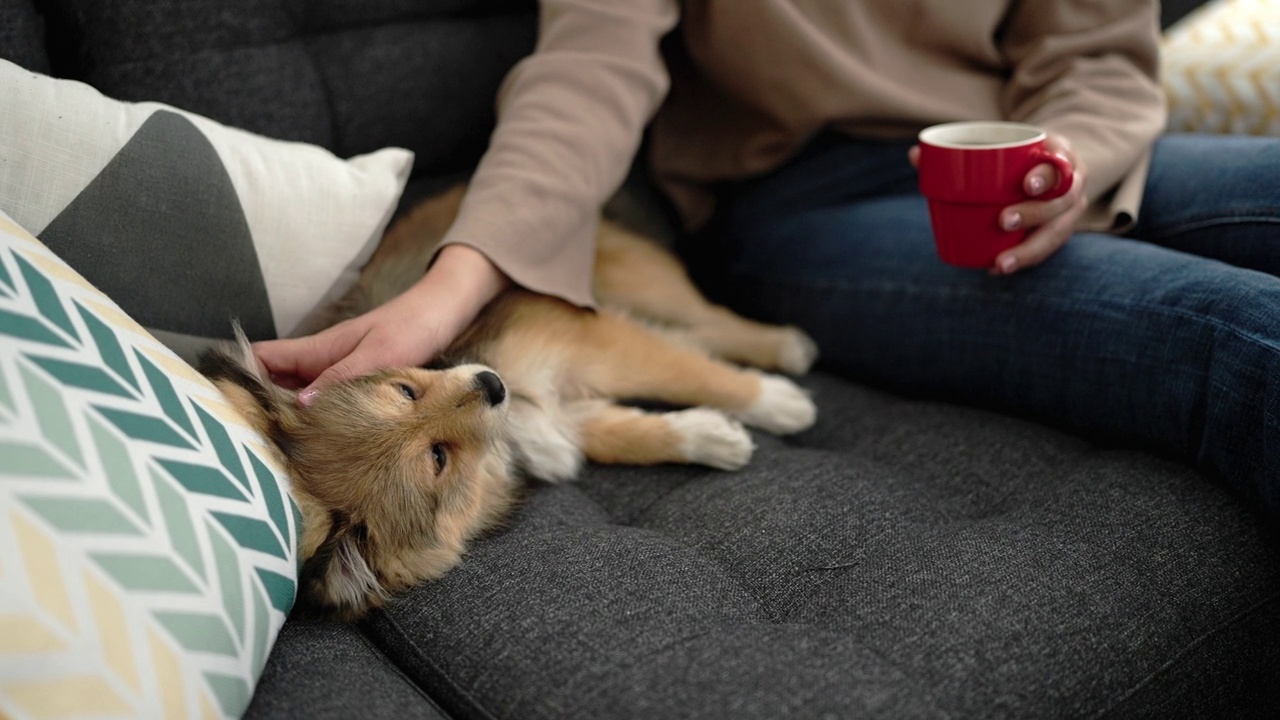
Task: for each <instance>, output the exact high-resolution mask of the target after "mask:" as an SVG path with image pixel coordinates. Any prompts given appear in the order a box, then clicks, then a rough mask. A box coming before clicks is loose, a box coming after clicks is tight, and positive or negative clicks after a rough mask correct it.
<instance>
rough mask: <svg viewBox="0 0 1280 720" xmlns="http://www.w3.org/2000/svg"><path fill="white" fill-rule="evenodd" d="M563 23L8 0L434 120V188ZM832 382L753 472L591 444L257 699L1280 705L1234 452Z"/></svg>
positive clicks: (216, 112)
mask: <svg viewBox="0 0 1280 720" xmlns="http://www.w3.org/2000/svg"><path fill="white" fill-rule="evenodd" d="M1191 4H1193V3H1191ZM1189 5H1190V4H1188V3H1169V4H1167V5H1166V18H1165V19H1166V21H1172V20H1173V19H1176V17H1177V16H1178V15H1180V14H1181V13H1182V12H1185V11H1186V9H1188V7H1189ZM535 24H536V17H535V14H534V8H533V4H532V2H529V1H528V0H518V1H517V0H434V2H416V1H414V0H366V1H363V2H357V1H355V0H285V1H283V2H274V3H262V2H255V1H254V0H222V1H221V2H213V1H201V0H0V56H2V57H4V58H6V59H10V60H12V61H14V62H16V63H18V64H21V65H24V66H25V67H28V68H30V69H33V70H37V71H41V72H45V73H50V74H54V75H57V76H61V77H71V78H76V79H81V80H84V81H86V82H89V83H90V84H92V85H94V86H96V87H98V88H99V89H100V90H102V91H103V92H104V93H106V94H107V95H110V96H112V97H116V98H120V99H124V100H159V101H163V102H167V103H170V104H172V105H176V106H178V107H181V108H184V109H187V110H190V111H193V112H196V113H200V114H203V115H207V116H209V117H212V118H214V119H217V120H220V121H222V122H224V123H227V124H230V125H235V126H238V127H242V128H245V129H248V130H251V131H254V132H258V133H262V134H265V135H268V136H272V137H278V138H285V139H291V140H301V141H306V142H311V143H315V144H319V145H322V146H325V147H327V148H329V149H331V150H333V151H334V152H335V153H337V154H339V155H341V156H344V157H345V156H349V155H352V154H356V153H362V152H367V151H370V150H373V149H376V148H379V147H383V146H387V145H398V146H401V147H407V148H409V149H411V150H413V151H414V152H415V153H416V155H417V162H416V165H415V172H414V179H413V182H412V183H411V185H410V189H409V191H407V192H406V200H405V202H406V203H408V202H412V200H413V199H415V198H417V197H421V196H422V194H424V193H426V192H429V191H430V190H431V189H433V188H436V187H439V186H440V185H441V184H442V183H445V182H448V181H450V180H452V179H453V178H456V177H459V176H463V175H465V173H466V172H467V170H468V169H469V168H470V167H471V166H472V164H473V163H474V162H475V161H476V159H477V157H478V156H479V154H480V152H481V151H482V149H483V147H484V142H485V140H486V137H487V134H488V131H489V129H490V127H491V126H492V123H493V112H492V97H493V94H494V91H495V89H496V87H497V85H498V83H499V82H500V80H501V78H502V76H503V74H504V73H505V71H506V70H507V68H509V67H510V66H511V65H512V64H513V63H514V62H515V61H517V60H518V59H519V58H520V57H521V56H522V55H524V54H525V53H527V52H528V51H529V50H530V49H531V47H532V44H533V40H534V32H535ZM0 102H3V99H2V98H0ZM642 197H648V196H642ZM641 206H642V207H645V208H648V209H647V210H645V212H647V213H648V219H649V220H650V221H654V222H657V223H658V224H659V225H660V224H661V222H660V217H659V213H660V211H661V205H660V203H656V202H653V201H652V198H651V197H649V198H648V202H647V203H642V204H641ZM632 207H633V209H634V206H632ZM803 383H804V384H805V386H806V387H808V388H809V389H810V390H811V391H812V392H813V395H814V397H815V399H816V400H817V403H818V406H819V408H820V418H819V422H818V424H817V426H816V427H814V428H813V429H812V430H811V431H808V432H806V433H804V434H802V435H799V436H797V437H791V438H786V439H777V438H773V437H768V436H757V441H758V444H759V446H760V450H759V452H758V454H757V455H756V458H755V460H754V461H753V462H752V463H751V465H750V466H748V467H747V468H746V469H744V470H742V471H740V472H736V473H723V472H717V471H710V470H705V469H700V468H686V467H662V468H652V469H641V468H600V467H592V468H589V469H588V471H587V472H586V473H585V474H584V476H583V477H582V478H581V479H580V480H579V481H578V482H575V483H573V484H569V485H564V486H556V487H551V486H536V487H532V488H530V490H529V492H528V493H527V496H526V497H525V499H524V502H523V503H522V505H521V506H520V508H519V510H518V512H517V513H516V514H515V516H514V517H513V518H512V519H511V520H510V522H509V523H508V524H507V526H506V527H504V528H503V529H502V530H500V531H498V532H494V533H492V534H491V535H489V536H488V537H486V538H484V539H483V540H482V541H481V542H479V543H477V544H476V545H475V547H474V549H473V551H472V552H471V553H470V554H469V555H468V557H467V559H466V560H465V562H464V563H463V564H462V566H461V567H459V568H458V569H456V570H455V571H453V572H452V573H450V574H449V575H448V576H446V577H445V578H443V579H442V580H440V581H438V582H434V583H431V584H429V585H426V586H424V587H421V588H419V589H417V590H415V591H413V592H411V593H409V594H408V595H406V596H404V597H402V598H399V599H397V600H396V601H394V602H393V603H391V604H390V605H389V606H388V607H387V608H386V609H385V610H383V611H379V612H376V613H374V614H373V615H372V616H371V617H369V618H368V619H367V620H365V621H363V622H361V623H359V624H357V625H343V624H340V623H336V622H325V621H315V620H302V619H297V618H295V619H291V620H289V621H288V622H287V623H286V624H285V626H284V629H283V630H282V632H281V635H280V637H279V639H278V641H277V643H276V645H275V647H274V649H273V650H272V652H271V655H270V658H269V660H268V661H267V665H266V670H265V673H264V675H263V677H262V679H261V681H260V683H259V685H258V687H257V689H256V691H255V694H254V698H253V702H252V704H251V706H250V708H249V711H248V717H252V718H292V717H306V718H410V717H412V718H454V717H456V718H674V717H699V718H719V717H724V718H775V717H782V716H790V717H801V718H818V717H831V718H845V717H859V718H861V717H867V718H923V717H938V718H1080V717H1090V718H1100V717H1114V718H1137V717H1150V718H1171V717H1194V718H1206V717H1230V718H1248V717H1271V716H1273V714H1274V713H1275V711H1276V709H1277V708H1280V537H1278V535H1277V532H1276V530H1277V529H1276V527H1275V526H1274V524H1273V523H1269V522H1267V521H1266V520H1264V519H1263V518H1262V517H1261V516H1260V515H1259V514H1258V513H1257V512H1256V511H1255V510H1254V509H1253V508H1251V507H1249V506H1247V505H1246V504H1245V503H1244V502H1243V501H1242V500H1241V499H1239V498H1238V497H1236V496H1235V495H1233V494H1232V493H1231V492H1230V491H1229V490H1228V489H1227V488H1226V487H1224V486H1223V485H1222V484H1220V483H1219V482H1217V481H1216V480H1215V479H1214V478H1211V477H1207V476H1204V475H1202V474H1200V473H1198V472H1196V471H1194V470H1192V469H1190V468H1189V467H1188V466H1186V465H1184V464H1183V463H1182V462H1181V461H1180V460H1179V459H1177V458H1166V457H1160V456H1158V455H1156V454H1153V453H1151V452H1148V451H1146V450H1144V449H1142V448H1134V447H1119V446H1112V445H1108V444H1106V443H1105V442H1103V441H1100V440H1098V439H1093V438H1081V437H1077V436H1074V435H1072V434H1070V433H1068V432H1065V431H1063V430H1060V429H1057V428H1053V427H1047V426H1044V425H1041V424H1037V423H1034V422H1031V421H1028V420H1024V419H1020V418H1016V417H1010V416H1007V415H1003V414H999V413H995V412H990V411H987V410H983V409H976V408H968V407H961V406H956V405H951V404H947V403H945V402H939V401H935V400H931V399H928V398H914V397H906V396H903V395H900V394H894V393H893V392H890V391H888V390H886V389H881V388H876V387H871V386H868V385H866V384H862V383H860V382H859V381H858V379H857V378H853V379H845V378H839V377H836V376H834V375H831V374H828V373H826V372H823V371H822V370H821V368H820V369H819V370H818V372H815V373H814V374H812V375H811V376H809V377H807V378H805V379H803Z"/></svg>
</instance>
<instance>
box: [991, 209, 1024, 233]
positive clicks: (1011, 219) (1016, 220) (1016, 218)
mask: <svg viewBox="0 0 1280 720" xmlns="http://www.w3.org/2000/svg"><path fill="white" fill-rule="evenodd" d="M988 217H989V216H988ZM1020 227H1022V213H1020V212H1011V213H1008V214H1006V215H1005V216H1004V229H1005V230H1017V229H1018V228H1020Z"/></svg>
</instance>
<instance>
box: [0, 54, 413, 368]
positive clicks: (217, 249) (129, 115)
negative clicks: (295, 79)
mask: <svg viewBox="0 0 1280 720" xmlns="http://www.w3.org/2000/svg"><path fill="white" fill-rule="evenodd" d="M0 98H3V102H0V210H3V211H4V212H5V213H7V214H8V215H9V216H10V217H12V218H13V219H14V220H15V221H17V222H18V223H19V224H20V225H21V226H23V227H25V228H27V229H28V230H29V231H31V232H32V233H33V234H35V235H36V236H37V237H39V238H40V240H42V241H43V242H44V243H45V244H46V245H47V246H48V247H49V248H50V249H52V250H53V251H54V252H55V253H57V254H58V255H59V256H60V257H61V258H62V259H63V260H65V261H66V262H67V264H68V265H70V266H71V267H73V268H75V269H76V270H77V271H78V272H80V273H81V274H82V275H83V276H84V277H85V278H86V279H88V280H89V282H91V283H93V284H94V285H95V286H96V287H98V288H99V289H100V290H101V291H102V292H104V293H105V294H106V295H107V296H108V297H110V298H111V299H112V300H114V301H115V302H116V303H118V304H119V305H120V306H121V307H122V308H123V309H124V310H125V311H126V312H127V313H129V315H130V316H131V317H133V319H135V320H137V321H138V322H139V323H140V324H142V325H143V326H144V327H147V328H148V329H150V330H152V331H153V332H154V333H155V335H156V336H157V337H158V338H160V339H161V340H162V341H164V342H166V343H168V344H170V345H172V346H173V347H174V349H175V350H177V351H178V352H179V353H180V354H182V355H184V356H188V357H189V355H190V353H191V352H193V351H194V350H196V349H198V347H199V346H200V345H202V344H203V339H206V338H223V337H228V336H229V334H230V327H231V324H230V321H231V318H233V317H234V318H238V319H239V320H240V323H241V324H242V325H243V326H244V328H245V330H246V332H247V333H248V334H249V336H250V338H251V339H254V340H261V339H268V338H274V337H288V336H292V335H296V334H299V333H303V332H309V331H312V330H314V329H316V328H315V327H314V323H313V322H312V321H311V320H310V319H309V316H312V315H313V313H315V312H316V311H317V310H318V309H319V308H320V307H322V306H324V305H325V304H327V303H328V302H330V301H332V300H334V299H336V298H337V297H338V296H340V295H341V294H342V293H343V292H345V291H346V289H347V288H348V287H349V286H350V284H351V283H352V282H353V281H354V280H355V277H356V274H357V273H358V271H359V268H360V267H361V266H362V265H363V264H364V262H365V261H366V260H368V257H369V255H370V254H371V253H372V252H373V249H374V247H375V246H376V244H377V241H378V239H379V238H380V237H381V236H382V232H383V231H384V230H385V228H386V225H387V222H388V221H389V220H390V218H391V215H392V213H393V212H394V211H395V208H396V204H397V202H398V200H399V198H400V193H401V191H402V190H403V189H404V183H405V181H406V179H407V178H408V175H409V170H410V168H411V166H412V164H413V154H412V153H411V152H409V151H408V150H404V149H400V148H386V149H383V150H379V151H377V152H374V153H370V154H368V155H361V156H358V157H353V158H351V159H349V160H342V159H340V158H338V157H336V156H334V155H333V154H332V153H330V152H329V151H327V150H325V149H323V148H320V147H317V146H314V145H308V144H304V143H292V142H284V141H279V140H272V139H269V138H265V137H262V136H259V135H255V134H252V133H249V132H245V131H242V130H237V129H235V128H230V127H227V126H225V125H221V124H219V123H217V122H214V121H212V120H209V119H208V118H204V117H200V116H198V115H194V114H191V113H188V112H185V111H182V110H179V109H176V108H173V107H170V106H167V105H164V104H161V103H125V102H120V101H117V100H113V99H110V98H107V97H104V96H103V95H102V94H101V93H99V92H98V91H97V90H95V89H94V88H92V87H90V86H88V85H85V84H83V83H79V82H74V81H70V80H59V79H55V78H51V77H47V76H44V75H40V74H37V73H33V72H30V71H28V70H24V69H22V68H20V67H18V66H17V65H14V64H12V63H9V62H6V61H4V60H0Z"/></svg>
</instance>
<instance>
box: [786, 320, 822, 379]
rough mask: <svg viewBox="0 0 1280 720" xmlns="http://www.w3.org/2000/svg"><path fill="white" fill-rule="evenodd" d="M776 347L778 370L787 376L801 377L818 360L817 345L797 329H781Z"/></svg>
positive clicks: (806, 334)
mask: <svg viewBox="0 0 1280 720" xmlns="http://www.w3.org/2000/svg"><path fill="white" fill-rule="evenodd" d="M782 332H783V335H782V342H781V343H780V344H779V346H778V369H779V370H781V371H782V372H784V373H787V374H789V375H803V374H805V373H807V372H809V368H811V367H813V363H814V361H816V360H817V359H818V344H817V343H815V342H814V341H813V338H811V337H809V335H808V333H806V332H805V331H803V330H801V329H800V328H798V327H785V328H782Z"/></svg>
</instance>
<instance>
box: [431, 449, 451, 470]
mask: <svg viewBox="0 0 1280 720" xmlns="http://www.w3.org/2000/svg"><path fill="white" fill-rule="evenodd" d="M431 459H432V460H434V461H435V463H436V472H443V471H444V464H445V463H447V462H448V461H449V453H447V452H445V448H444V445H442V444H441V443H436V444H435V445H432V446H431Z"/></svg>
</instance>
